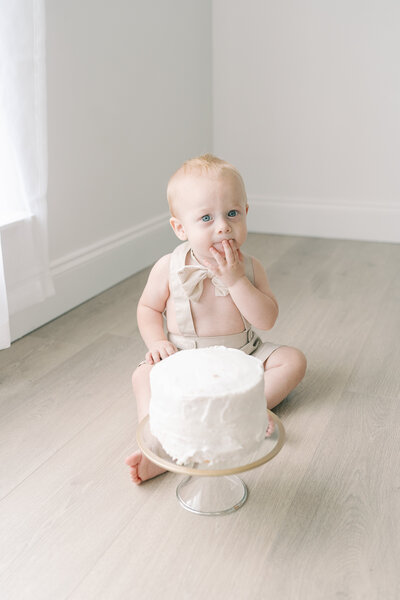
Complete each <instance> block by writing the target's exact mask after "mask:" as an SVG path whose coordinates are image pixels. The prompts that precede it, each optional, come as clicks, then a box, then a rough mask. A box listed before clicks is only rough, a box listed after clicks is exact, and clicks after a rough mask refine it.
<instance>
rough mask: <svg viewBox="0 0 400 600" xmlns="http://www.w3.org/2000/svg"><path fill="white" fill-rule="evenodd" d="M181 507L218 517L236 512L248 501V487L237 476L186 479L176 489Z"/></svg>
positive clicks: (199, 513)
mask: <svg viewBox="0 0 400 600" xmlns="http://www.w3.org/2000/svg"><path fill="white" fill-rule="evenodd" d="M176 495H177V498H178V500H179V502H180V503H181V505H182V506H183V507H184V508H186V510H189V511H190V512H193V513H196V514H198V515H205V516H218V515H225V514H228V513H232V512H235V511H236V510H237V509H238V508H240V507H241V506H243V504H244V503H245V502H246V500H247V496H248V491H247V486H246V484H245V483H244V481H242V480H241V479H240V477H237V475H226V476H223V477H191V476H189V477H185V479H183V481H181V483H180V484H179V485H178V487H177V488H176Z"/></svg>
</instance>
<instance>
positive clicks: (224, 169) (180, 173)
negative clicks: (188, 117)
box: [167, 154, 247, 216]
mask: <svg viewBox="0 0 400 600" xmlns="http://www.w3.org/2000/svg"><path fill="white" fill-rule="evenodd" d="M225 173H227V174H231V175H234V176H235V177H237V179H238V180H239V183H240V185H241V186H242V190H243V197H244V201H245V203H246V204H247V195H246V188H245V186H244V181H243V179H242V176H241V174H240V173H239V171H238V170H237V169H236V167H234V166H233V165H231V164H230V163H228V162H227V161H225V160H222V159H221V158H218V157H217V156H214V155H213V154H203V155H202V156H197V157H196V158H191V159H189V160H187V161H186V162H184V163H183V165H182V166H181V167H179V169H178V170H177V171H176V172H175V173H174V174H173V175H172V177H171V179H170V180H169V182H168V187H167V200H168V206H169V210H170V213H171V215H173V216H174V208H175V206H174V205H175V202H176V199H177V196H178V191H179V187H180V183H181V182H182V180H183V179H184V178H185V177H188V176H191V175H200V176H201V175H209V174H213V175H216V176H218V175H222V174H225Z"/></svg>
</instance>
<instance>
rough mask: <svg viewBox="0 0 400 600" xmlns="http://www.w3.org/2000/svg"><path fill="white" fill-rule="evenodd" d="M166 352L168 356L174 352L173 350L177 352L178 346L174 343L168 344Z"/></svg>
mask: <svg viewBox="0 0 400 600" xmlns="http://www.w3.org/2000/svg"><path fill="white" fill-rule="evenodd" d="M167 352H168V356H171V354H175V352H178V348H177V347H176V346H174V344H170V345H169V346H167Z"/></svg>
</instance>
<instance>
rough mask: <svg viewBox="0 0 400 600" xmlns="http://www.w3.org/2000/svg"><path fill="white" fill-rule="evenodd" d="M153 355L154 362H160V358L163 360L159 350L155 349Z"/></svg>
mask: <svg viewBox="0 0 400 600" xmlns="http://www.w3.org/2000/svg"><path fill="white" fill-rule="evenodd" d="M152 357H153V361H154V363H158V362H160V360H162V359H161V356H160V353H159V351H158V350H153V352H152Z"/></svg>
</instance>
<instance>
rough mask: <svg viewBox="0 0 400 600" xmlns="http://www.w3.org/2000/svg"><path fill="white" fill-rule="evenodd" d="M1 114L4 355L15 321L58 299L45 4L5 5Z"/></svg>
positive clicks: (0, 318)
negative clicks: (53, 273)
mask: <svg viewBox="0 0 400 600" xmlns="http://www.w3.org/2000/svg"><path fill="white" fill-rule="evenodd" d="M0 111H1V112H0V118H1V120H2V127H1V128H0V135H3V137H2V144H1V147H2V148H3V149H4V148H5V147H6V152H5V153H4V152H3V160H2V163H3V164H1V165H0V170H2V171H3V172H4V171H5V170H6V172H7V174H8V177H7V178H3V184H2V185H1V184H0V186H1V187H0V191H1V196H2V198H0V201H1V204H0V210H1V215H0V236H1V248H2V253H1V254H0V294H1V295H2V298H1V299H0V348H5V347H7V346H9V344H10V335H9V334H8V336H7V329H8V331H9V316H10V315H12V314H13V313H16V312H18V311H21V310H24V309H25V308H27V307H28V306H32V305H33V304H36V303H38V302H41V301H43V300H44V299H45V298H46V297H47V296H49V295H51V294H52V293H54V288H53V284H52V280H51V277H50V268H49V257H48V248H47V198H46V194H47V118H46V114H47V107H46V62H45V4H44V0H12V1H9V0H0ZM1 157H2V155H1V154H0V160H1ZM7 219H8V220H9V222H8V224H7ZM4 287H5V288H6V290H5V289H4Z"/></svg>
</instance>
